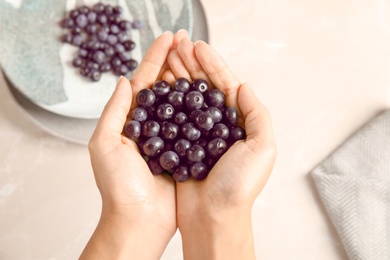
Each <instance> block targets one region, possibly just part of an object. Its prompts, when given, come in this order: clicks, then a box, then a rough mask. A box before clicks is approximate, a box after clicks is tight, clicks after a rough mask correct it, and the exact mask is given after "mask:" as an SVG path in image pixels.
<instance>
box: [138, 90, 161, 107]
mask: <svg viewBox="0 0 390 260" xmlns="http://www.w3.org/2000/svg"><path fill="white" fill-rule="evenodd" d="M136 99H137V104H138V105H139V106H141V107H151V106H153V105H154V102H155V101H156V95H155V94H154V92H153V91H152V90H151V89H149V88H145V89H142V90H140V92H138V94H137V98H136Z"/></svg>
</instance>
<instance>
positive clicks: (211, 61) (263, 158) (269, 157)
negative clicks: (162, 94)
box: [168, 31, 276, 259]
mask: <svg viewBox="0 0 390 260" xmlns="http://www.w3.org/2000/svg"><path fill="white" fill-rule="evenodd" d="M173 46H174V47H173V49H172V51H171V52H170V54H169V55H168V64H169V66H170V68H171V70H172V73H173V74H174V75H175V77H176V78H177V77H186V78H187V79H189V80H194V79H197V78H203V79H205V80H207V81H208V83H209V85H210V86H211V87H213V88H218V89H220V90H221V91H222V92H224V94H225V96H226V102H227V105H228V106H233V107H235V108H237V110H238V113H239V115H240V121H239V123H240V124H242V126H243V127H244V128H245V130H246V134H247V137H246V139H245V140H240V141H238V142H236V143H235V144H234V145H233V146H231V147H230V148H229V149H228V151H227V152H226V153H225V154H224V155H223V156H222V157H221V158H220V159H219V161H218V162H217V163H216V164H215V166H214V167H213V168H212V169H211V171H210V173H209V175H208V177H207V178H206V179H205V180H203V181H196V180H193V179H190V180H188V181H186V182H184V183H177V185H176V196H177V219H178V226H179V229H180V231H181V233H182V235H183V240H184V244H185V243H186V242H185V240H188V241H190V243H194V240H192V239H191V238H188V236H191V235H188V234H189V233H192V236H196V234H197V233H202V231H199V230H205V229H207V228H208V227H207V224H210V225H217V226H218V223H220V222H223V221H225V220H226V221H227V222H229V221H232V222H231V223H230V225H237V226H239V222H240V220H243V219H244V222H245V221H246V222H248V225H247V227H248V232H249V233H250V232H251V231H250V229H251V228H250V221H251V220H250V216H251V209H252V206H253V203H254V201H255V199H256V198H257V196H258V195H259V193H260V192H261V190H262V188H263V187H264V185H265V183H266V182H267V180H268V177H269V176H270V173H271V171H272V168H273V165H274V161H275V157H276V146H275V142H274V137H273V132H272V126H271V120H270V116H269V113H268V111H267V109H266V108H265V107H264V106H263V105H262V104H261V103H260V101H259V100H258V99H257V97H256V96H255V94H254V92H253V90H252V89H251V88H250V87H249V86H248V85H247V84H242V83H241V82H240V81H239V80H238V79H237V77H236V76H235V75H234V74H233V73H232V71H231V70H230V69H229V67H228V66H227V65H226V63H225V62H224V61H223V59H222V58H221V57H220V56H219V55H218V54H217V53H216V52H215V51H214V50H213V49H212V48H211V47H210V46H209V45H208V44H206V43H205V42H202V41H198V42H196V43H195V44H194V43H193V42H191V41H190V40H189V39H188V36H187V34H186V33H185V32H183V31H180V32H179V33H177V34H176V35H175V38H174V45H173ZM227 229H228V228H227ZM222 231H223V230H219V234H220V235H218V236H217V237H214V238H210V237H212V235H211V236H209V238H210V239H211V240H212V239H216V240H218V239H222V238H221V237H222V236H223V235H222V233H223V232H222ZM239 232H240V233H243V232H244V231H243V230H241V231H239ZM209 235H210V234H209ZM231 235H232V236H237V235H239V234H231ZM186 236H187V238H186ZM202 236H203V238H205V234H200V236H199V238H198V240H200V237H202ZM231 239H233V238H231ZM191 240H192V241H191ZM231 241H232V240H230V242H231ZM230 242H229V243H230ZM201 244H202V243H201ZM203 245H204V243H203ZM230 245H232V243H231V244H230ZM189 251H191V249H189ZM249 251H253V248H252V250H249ZM226 252H229V250H227V251H226ZM188 255H191V253H189V254H188ZM192 256H193V255H192ZM231 257H233V255H231ZM233 259H234V258H233ZM242 259H243V258H242ZM245 259H246V258H245Z"/></svg>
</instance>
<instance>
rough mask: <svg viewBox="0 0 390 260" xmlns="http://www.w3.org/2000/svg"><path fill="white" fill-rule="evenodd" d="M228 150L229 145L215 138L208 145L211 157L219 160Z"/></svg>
mask: <svg viewBox="0 0 390 260" xmlns="http://www.w3.org/2000/svg"><path fill="white" fill-rule="evenodd" d="M227 149H228V146H227V143H226V142H225V140H223V139H222V138H219V137H217V138H214V139H213V140H211V141H210V142H209V143H208V145H207V152H208V154H209V155H210V156H212V157H214V158H216V159H218V158H220V157H221V156H222V155H223V154H224V153H225V152H226V150H227Z"/></svg>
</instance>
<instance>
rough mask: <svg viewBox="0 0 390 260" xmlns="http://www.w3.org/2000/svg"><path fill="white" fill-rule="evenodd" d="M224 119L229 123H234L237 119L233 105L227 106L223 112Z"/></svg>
mask: <svg viewBox="0 0 390 260" xmlns="http://www.w3.org/2000/svg"><path fill="white" fill-rule="evenodd" d="M224 119H225V121H226V122H227V123H228V124H230V125H236V124H237V121H238V115H237V110H236V109H235V108H234V107H227V108H226V109H225V112H224Z"/></svg>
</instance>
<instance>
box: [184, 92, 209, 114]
mask: <svg viewBox="0 0 390 260" xmlns="http://www.w3.org/2000/svg"><path fill="white" fill-rule="evenodd" d="M203 102H204V98H203V95H202V93H200V92H199V91H190V92H189V93H188V94H187V95H186V97H185V103H186V106H187V108H188V109H189V110H194V109H200V108H201V107H202V105H203Z"/></svg>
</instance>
